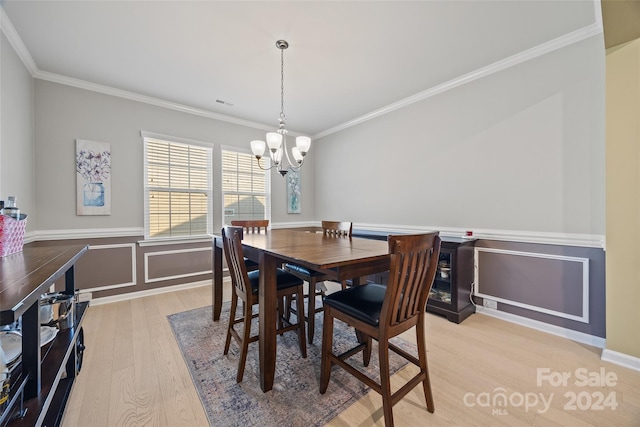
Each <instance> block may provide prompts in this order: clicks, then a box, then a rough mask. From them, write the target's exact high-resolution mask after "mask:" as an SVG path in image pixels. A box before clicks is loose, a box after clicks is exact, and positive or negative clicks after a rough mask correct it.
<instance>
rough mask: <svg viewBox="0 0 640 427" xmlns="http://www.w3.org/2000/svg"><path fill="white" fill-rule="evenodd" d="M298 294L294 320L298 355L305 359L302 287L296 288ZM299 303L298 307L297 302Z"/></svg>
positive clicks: (305, 339)
mask: <svg viewBox="0 0 640 427" xmlns="http://www.w3.org/2000/svg"><path fill="white" fill-rule="evenodd" d="M297 289H298V293H297V295H296V310H297V311H296V318H297V321H298V339H299V341H300V353H302V358H303V359H306V358H307V338H306V337H305V332H304V326H305V325H304V323H305V322H304V288H303V286H302V285H300V286H298V288H297ZM298 301H299V302H300V304H299V305H298V303H297V302H298Z"/></svg>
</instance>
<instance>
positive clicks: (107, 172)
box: [76, 139, 111, 215]
mask: <svg viewBox="0 0 640 427" xmlns="http://www.w3.org/2000/svg"><path fill="white" fill-rule="evenodd" d="M76 214H77V215H111V144H109V143H106V142H95V141H85V140H82V139H76Z"/></svg>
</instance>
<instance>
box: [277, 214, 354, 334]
mask: <svg viewBox="0 0 640 427" xmlns="http://www.w3.org/2000/svg"><path fill="white" fill-rule="evenodd" d="M352 229H353V224H352V223H351V222H344V221H322V233H323V234H324V235H325V236H327V237H346V238H350V237H351V232H352ZM284 269H285V270H286V271H287V272H289V273H291V274H293V275H295V276H297V277H298V278H300V279H302V280H304V281H305V282H307V283H309V290H308V292H307V293H306V294H305V298H306V299H307V316H306V319H307V327H308V328H307V338H308V339H309V344H313V336H314V335H315V334H314V329H315V315H316V314H317V313H321V312H322V303H320V305H319V306H316V297H317V296H322V297H324V290H323V289H322V288H320V289H318V283H320V282H324V281H326V280H331V277H332V275H330V274H326V273H323V272H320V271H314V270H309V269H307V268H305V267H302V266H300V265H297V264H285V265H284ZM346 287H347V281H346V280H343V281H342V288H343V289H344V288H346ZM298 305H300V306H303V305H304V302H302V303H300V304H298V302H297V301H296V307H297V306H298ZM287 307H288V310H289V311H291V312H294V313H295V312H296V310H297V308H296V309H294V308H291V303H290V302H288V303H287Z"/></svg>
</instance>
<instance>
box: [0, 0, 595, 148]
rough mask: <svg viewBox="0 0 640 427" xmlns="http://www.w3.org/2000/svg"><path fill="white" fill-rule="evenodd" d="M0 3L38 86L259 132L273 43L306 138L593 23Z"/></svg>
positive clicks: (288, 6)
mask: <svg viewBox="0 0 640 427" xmlns="http://www.w3.org/2000/svg"><path fill="white" fill-rule="evenodd" d="M1 4H2V8H3V9H4V12H5V13H6V16H4V22H3V30H4V31H5V33H8V32H11V30H13V29H15V33H14V34H15V35H17V36H18V44H21V43H23V44H24V45H23V48H24V51H26V52H28V56H29V55H30V57H31V58H32V61H33V64H34V66H35V68H36V70H35V76H36V77H38V78H46V79H50V80H54V81H55V80H60V79H61V78H71V79H78V80H80V81H83V82H88V83H90V84H98V85H104V86H108V87H110V88H115V89H118V90H122V91H127V92H131V93H135V94H140V95H144V96H148V97H152V98H157V99H159V100H163V101H169V102H172V103H175V104H180V105H183V106H185V107H188V108H193V109H197V110H204V111H207V112H213V113H217V114H220V115H224V116H231V117H234V118H239V119H242V120H246V121H249V122H251V123H256V124H259V125H258V127H260V124H261V125H263V127H264V125H266V126H268V127H276V126H277V120H278V115H279V112H280V51H279V50H278V49H277V48H276V47H275V42H276V40H278V39H285V40H287V41H288V42H289V45H290V46H289V49H287V50H285V51H284V60H285V70H284V72H285V81H284V86H285V87H284V92H285V113H286V117H287V125H288V126H287V127H288V128H290V129H292V130H294V131H297V132H301V133H307V134H310V135H316V136H317V135H318V134H321V133H323V132H324V133H327V132H330V130H331V129H333V128H336V127H340V126H343V125H344V124H345V123H348V122H351V121H354V120H356V119H357V118H359V117H362V116H365V115H368V114H370V113H372V112H374V111H376V110H379V109H384V108H385V107H387V106H389V105H391V104H394V103H398V102H402V101H403V100H405V99H406V98H408V97H412V96H415V95H416V94H420V93H424V92H425V91H429V90H430V89H431V88H434V87H436V86H438V85H442V84H446V83H447V82H450V81H454V80H456V79H459V78H460V77H461V76H463V75H465V74H468V73H472V72H474V71H475V70H478V69H481V68H482V67H487V66H490V65H491V64H494V63H496V62H497V61H500V60H503V59H505V58H508V57H512V56H513V55H516V54H518V53H521V52H523V51H527V50H528V49H532V48H535V47H536V46H539V45H542V44H544V43H546V42H549V41H550V40H553V39H556V38H558V37H562V36H566V35H567V34H569V33H572V32H574V31H577V30H579V29H582V28H584V27H587V26H589V25H593V24H594V23H597V22H598V21H599V20H600V18H599V16H598V12H597V9H598V8H599V2H595V3H594V1H592V0H584V1H583V0H573V1H520V0H512V1H482V0H474V1H445V0H442V1H408V2H405V1H340V2H338V1H318V2H312V1H283V2H274V1H255V2H247V1H57V0H49V1H18V0H13V1H12V0H3V1H2V3H1ZM7 18H8V22H7ZM14 38H15V36H14ZM20 40H21V42H20ZM12 43H13V44H14V47H15V45H16V42H15V40H12ZM23 56H24V53H23ZM32 72H34V71H33V70H32ZM216 99H219V100H223V101H225V102H227V103H229V104H233V106H230V105H224V104H219V103H216Z"/></svg>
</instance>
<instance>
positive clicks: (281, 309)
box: [276, 297, 286, 336]
mask: <svg viewBox="0 0 640 427" xmlns="http://www.w3.org/2000/svg"><path fill="white" fill-rule="evenodd" d="M284 301H285V299H284V297H282V298H279V299H278V307H277V316H276V318H277V319H278V323H277V325H276V328H277V329H282V318H283V317H284V314H285V311H286V310H285V309H284ZM283 333H284V332H280V336H282V334H283Z"/></svg>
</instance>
